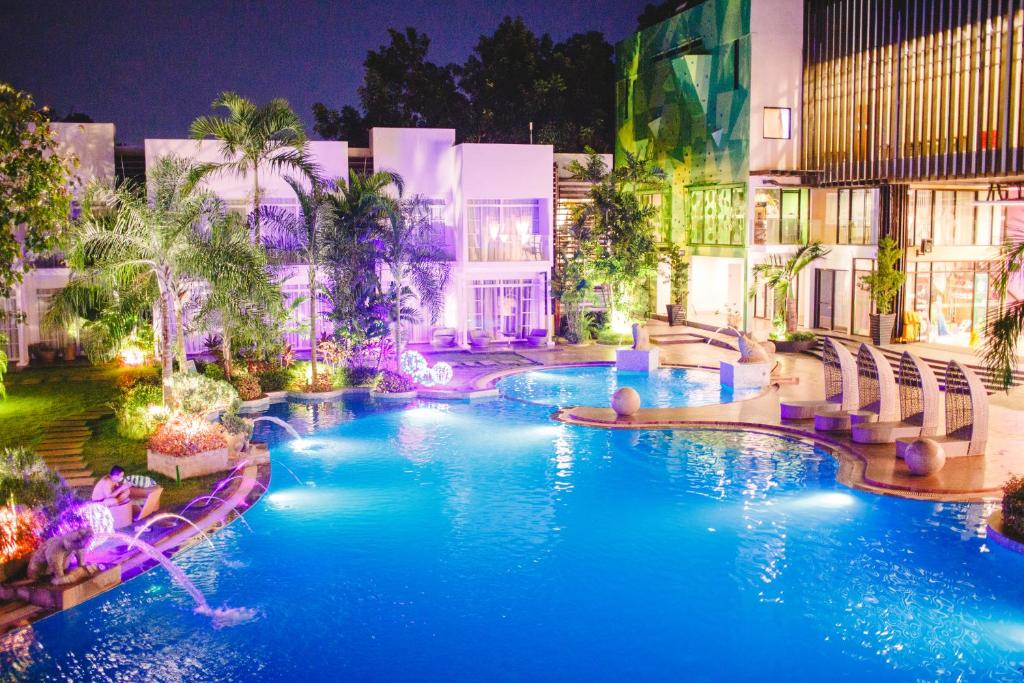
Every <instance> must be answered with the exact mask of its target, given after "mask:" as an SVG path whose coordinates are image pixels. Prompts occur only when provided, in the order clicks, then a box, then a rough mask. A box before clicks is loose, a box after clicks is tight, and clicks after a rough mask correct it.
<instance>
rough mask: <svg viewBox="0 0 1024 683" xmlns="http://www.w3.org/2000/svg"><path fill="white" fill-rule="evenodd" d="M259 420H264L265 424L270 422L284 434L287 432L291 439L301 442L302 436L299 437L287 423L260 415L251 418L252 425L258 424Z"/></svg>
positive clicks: (277, 418)
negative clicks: (283, 431)
mask: <svg viewBox="0 0 1024 683" xmlns="http://www.w3.org/2000/svg"><path fill="white" fill-rule="evenodd" d="M261 420H266V421H267V422H271V423H273V424H276V425H277V426H278V427H280V428H281V429H283V430H285V431H286V432H288V433H289V434H291V436H292V438H293V439H297V440H299V441H302V435H300V434H299V433H298V432H297V431H295V427H292V426H291V425H290V424H288V423H287V422H285V421H284V420H282V419H281V418H279V417H274V416H273V415H260V416H259V417H255V418H253V420H252V421H253V424H255V423H257V422H260V421H261Z"/></svg>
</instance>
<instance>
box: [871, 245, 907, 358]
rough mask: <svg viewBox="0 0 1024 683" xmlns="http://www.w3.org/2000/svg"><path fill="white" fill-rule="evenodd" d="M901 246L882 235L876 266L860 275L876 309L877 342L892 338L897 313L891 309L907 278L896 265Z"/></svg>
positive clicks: (873, 336) (874, 337)
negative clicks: (862, 275)
mask: <svg viewBox="0 0 1024 683" xmlns="http://www.w3.org/2000/svg"><path fill="white" fill-rule="evenodd" d="M900 256H901V254H900V249H899V247H898V246H897V245H896V240H894V239H892V238H891V237H883V238H882V239H880V240H878V260H877V263H876V264H875V269H874V270H873V271H872V272H871V273H870V274H868V275H865V276H864V277H863V278H861V282H862V283H864V285H865V286H866V287H867V288H868V291H869V292H870V295H871V302H872V303H873V304H874V305H875V312H874V313H872V314H871V316H870V319H871V342H872V343H873V344H875V345H876V346H877V345H879V344H888V343H889V342H890V340H892V332H893V328H895V326H896V315H895V314H894V313H893V312H892V305H893V302H894V301H895V300H896V295H897V294H899V291H900V288H902V287H903V283H904V282H905V281H906V279H907V274H906V273H904V272H903V271H901V270H898V269H897V268H896V264H897V263H898V262H899V260H900Z"/></svg>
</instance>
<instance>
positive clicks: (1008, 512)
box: [1003, 477, 1024, 539]
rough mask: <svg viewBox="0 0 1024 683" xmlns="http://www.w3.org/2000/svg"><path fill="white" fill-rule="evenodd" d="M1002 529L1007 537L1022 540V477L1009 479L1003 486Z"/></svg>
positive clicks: (1023, 524)
mask: <svg viewBox="0 0 1024 683" xmlns="http://www.w3.org/2000/svg"><path fill="white" fill-rule="evenodd" d="M1003 528H1004V529H1005V530H1006V534H1007V535H1008V536H1013V537H1014V538H1018V539H1024V477H1010V480H1009V481H1008V482H1006V484H1005V485H1004V486H1003Z"/></svg>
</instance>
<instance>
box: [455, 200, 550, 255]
mask: <svg viewBox="0 0 1024 683" xmlns="http://www.w3.org/2000/svg"><path fill="white" fill-rule="evenodd" d="M540 204H541V202H540V200H539V199H471V200H469V201H468V202H467V206H466V215H467V219H468V220H467V223H468V228H469V260H470V261H540V260H543V259H544V240H543V235H542V234H541V223H540Z"/></svg>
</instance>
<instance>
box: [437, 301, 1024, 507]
mask: <svg viewBox="0 0 1024 683" xmlns="http://www.w3.org/2000/svg"><path fill="white" fill-rule="evenodd" d="M649 331H650V335H651V339H652V341H653V342H654V343H655V344H656V345H657V346H658V347H659V348H660V349H661V361H662V363H663V364H668V365H690V366H697V367H704V368H707V369H713V370H717V369H718V363H719V361H721V360H732V359H735V358H736V357H737V353H736V351H735V350H733V349H731V348H730V349H726V348H722V347H721V346H719V345H717V344H715V343H708V342H707V340H706V339H704V338H703V336H702V335H706V332H705V331H703V330H696V329H691V328H686V327H669V326H668V325H667V324H666V323H662V322H659V321H652V322H651V323H650V324H649ZM721 341H723V342H725V341H728V339H726V338H723V339H722V340H721ZM516 351H517V352H518V353H520V354H522V355H523V356H525V357H527V358H529V359H531V360H534V361H537V362H538V363H542V364H544V365H563V364H572V363H586V362H595V361H605V362H610V361H614V359H615V348H614V347H610V346H601V345H596V344H595V345H590V346H582V347H578V346H560V347H554V348H544V349H531V348H518V347H517V348H516ZM429 360H430V359H429V355H428V361H429ZM777 360H778V363H779V366H778V372H777V375H778V376H780V377H781V378H783V379H784V380H786V381H784V382H781V383H780V384H778V385H777V386H775V387H773V388H772V389H771V390H770V391H767V392H765V393H764V394H762V395H761V396H759V397H757V398H754V399H751V400H747V401H737V402H734V403H729V404H724V405H712V406H702V407H698V408H664V409H658V408H647V409H643V410H642V411H641V413H640V415H638V420H632V421H623V420H616V418H615V415H614V413H613V412H612V411H611V410H610V409H609V408H606V407H603V406H594V407H587V408H577V409H574V410H573V411H572V412H573V414H575V415H576V416H577V417H578V418H580V419H582V420H586V421H591V422H593V423H595V424H598V423H600V424H602V426H604V427H620V428H633V429H636V428H659V427H660V428H670V427H680V426H685V425H691V424H694V425H696V424H699V425H708V424H713V423H717V424H725V425H727V426H735V427H746V428H766V429H771V430H773V431H782V432H785V433H789V434H793V435H795V436H800V437H806V438H813V439H815V440H816V441H818V442H820V443H824V444H826V445H828V446H831V447H832V448H833V449H834V450H835V451H836V452H837V453H838V454H839V455H840V456H841V457H840V460H841V462H842V468H841V472H840V478H841V480H842V481H844V482H845V483H848V484H849V485H852V486H856V487H858V488H862V489H867V490H871V491H875V492H878V493H886V494H890V495H898V496H905V497H912V498H924V499H931V500H993V499H996V498H999V497H1000V496H1001V488H1002V485H1003V482H1004V481H1006V479H1007V478H1009V477H1010V476H1011V475H1012V474H1017V473H1024V448H1022V447H1021V443H1022V442H1021V437H1020V435H1021V434H1024V387H1017V388H1014V389H1013V390H1011V391H1010V392H1009V393H1002V392H1001V393H997V394H993V395H991V396H990V397H989V403H990V410H991V417H990V425H991V427H990V430H989V441H988V449H987V453H986V455H984V456H977V457H970V458H951V459H950V460H948V461H947V464H946V466H945V467H944V468H943V470H942V471H941V472H939V473H938V474H936V475H934V476H931V477H917V476H914V475H912V474H910V472H909V471H908V470H907V468H906V465H905V464H904V463H903V461H902V460H900V459H898V458H896V457H895V447H894V446H893V445H891V444H885V445H877V446H865V445H862V444H854V443H852V442H851V441H850V440H849V438H848V437H845V436H841V435H840V436H835V435H822V434H819V433H816V432H815V431H814V427H813V424H812V422H811V421H802V422H787V423H786V424H783V423H782V422H781V420H780V419H779V402H780V401H781V400H801V399H820V398H821V397H822V396H823V395H824V386H823V382H824V380H823V374H822V368H821V362H820V361H819V360H817V359H816V358H814V357H813V356H810V355H807V354H779V355H778V356H777ZM494 370H495V368H490V369H484V368H473V369H469V368H462V369H459V370H457V371H456V376H455V381H454V382H453V386H452V388H455V389H464V390H468V389H471V388H481V387H484V386H488V385H489V384H490V383H492V382H493V380H494V379H495V378H496V376H497V375H498V373H495V372H493V371H494Z"/></svg>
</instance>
